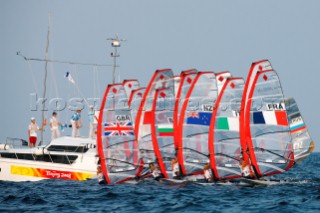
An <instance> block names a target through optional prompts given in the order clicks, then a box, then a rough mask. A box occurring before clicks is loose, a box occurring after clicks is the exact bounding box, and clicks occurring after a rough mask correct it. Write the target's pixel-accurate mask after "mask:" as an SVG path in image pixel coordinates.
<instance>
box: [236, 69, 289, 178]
mask: <svg viewBox="0 0 320 213" xmlns="http://www.w3.org/2000/svg"><path fill="white" fill-rule="evenodd" d="M246 95H247V96H246V97H247V98H246V100H245V103H246V107H245V108H244V113H243V114H244V120H243V122H244V123H243V127H244V141H242V142H243V143H242V144H244V143H245V144H246V147H242V148H243V149H244V153H247V154H248V156H249V157H250V161H251V165H252V168H253V170H254V172H255V174H256V175H257V177H261V176H267V175H273V174H278V173H282V172H284V171H285V170H288V169H289V168H290V167H291V166H292V165H293V164H294V153H293V145H292V139H291V135H290V129H289V124H288V118H287V111H286V107H285V103H284V96H283V92H282V88H281V84H280V80H279V77H278V75H277V73H276V72H275V71H273V70H267V71H258V72H256V74H255V76H254V78H253V80H252V83H251V84H250V85H249V87H248V88H247V94H246ZM245 148H246V149H245Z"/></svg>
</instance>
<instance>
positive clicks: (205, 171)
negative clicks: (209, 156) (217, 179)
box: [203, 164, 213, 183]
mask: <svg viewBox="0 0 320 213" xmlns="http://www.w3.org/2000/svg"><path fill="white" fill-rule="evenodd" d="M203 176H204V180H205V182H207V183H208V182H213V176H212V171H211V170H210V166H209V164H205V165H204V167H203Z"/></svg>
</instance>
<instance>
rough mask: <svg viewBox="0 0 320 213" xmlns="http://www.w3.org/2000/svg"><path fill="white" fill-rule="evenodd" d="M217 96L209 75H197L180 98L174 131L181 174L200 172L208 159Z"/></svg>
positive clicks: (211, 74) (204, 73) (212, 76)
mask: <svg viewBox="0 0 320 213" xmlns="http://www.w3.org/2000/svg"><path fill="white" fill-rule="evenodd" d="M217 96H218V88H217V83H216V77H215V74H214V73H213V72H199V73H198V74H197V76H196V77H195V79H194V80H193V81H192V85H191V87H190V89H189V90H188V92H187V94H186V95H185V97H184V100H183V104H182V107H181V113H180V118H179V119H180V120H179V122H180V124H179V128H178V136H179V138H178V139H179V140H178V142H177V143H178V147H177V148H178V152H177V155H178V162H179V165H180V167H181V172H182V174H183V175H197V174H201V173H202V169H203V166H204V164H207V163H209V159H208V155H209V153H208V131H209V125H210V121H211V116H212V110H213V108H214V105H215V101H216V99H217Z"/></svg>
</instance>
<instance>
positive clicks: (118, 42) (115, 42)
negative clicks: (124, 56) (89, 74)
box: [107, 34, 126, 84]
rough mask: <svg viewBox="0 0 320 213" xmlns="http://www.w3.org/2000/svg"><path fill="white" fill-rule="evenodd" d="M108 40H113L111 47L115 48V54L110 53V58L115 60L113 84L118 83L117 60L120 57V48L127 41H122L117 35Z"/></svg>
mask: <svg viewBox="0 0 320 213" xmlns="http://www.w3.org/2000/svg"><path fill="white" fill-rule="evenodd" d="M107 40H111V46H112V47H113V48H114V50H113V52H111V53H110V56H111V57H112V58H113V66H112V67H113V70H112V83H113V84H115V83H116V68H117V67H118V66H117V58H118V57H120V55H119V54H118V47H120V46H121V42H122V41H126V40H125V39H120V38H119V37H118V34H116V37H115V38H107Z"/></svg>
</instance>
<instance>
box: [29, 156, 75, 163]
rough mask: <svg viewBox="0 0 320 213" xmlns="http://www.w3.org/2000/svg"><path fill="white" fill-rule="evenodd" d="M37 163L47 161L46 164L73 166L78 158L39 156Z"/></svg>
mask: <svg viewBox="0 0 320 213" xmlns="http://www.w3.org/2000/svg"><path fill="white" fill-rule="evenodd" d="M35 157H36V159H35V160H36V161H45V162H51V160H52V162H54V163H63V164H72V163H73V162H74V161H75V160H76V159H77V158H78V156H77V155H52V154H50V155H37V156H35Z"/></svg>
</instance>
